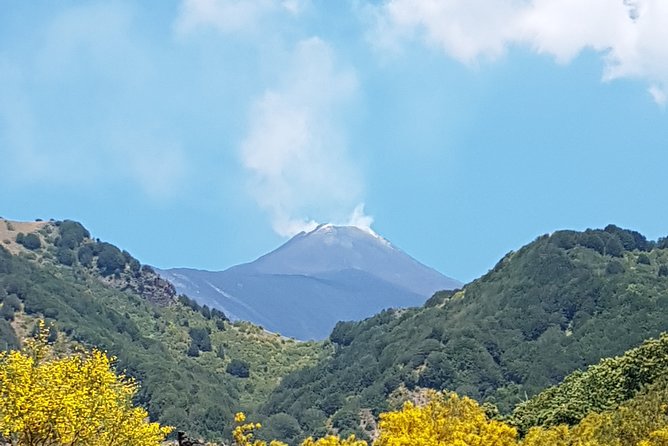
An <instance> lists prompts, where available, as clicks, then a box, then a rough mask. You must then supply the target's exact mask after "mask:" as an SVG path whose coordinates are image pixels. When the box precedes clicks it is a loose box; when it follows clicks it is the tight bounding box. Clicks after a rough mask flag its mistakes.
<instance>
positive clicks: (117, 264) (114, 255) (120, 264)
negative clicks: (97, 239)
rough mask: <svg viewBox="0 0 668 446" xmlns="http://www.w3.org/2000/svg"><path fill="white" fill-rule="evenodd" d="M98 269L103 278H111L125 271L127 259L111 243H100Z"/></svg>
mask: <svg viewBox="0 0 668 446" xmlns="http://www.w3.org/2000/svg"><path fill="white" fill-rule="evenodd" d="M100 245H102V246H101V249H100V253H99V254H98V257H97V268H98V269H99V270H100V273H101V274H102V275H103V276H110V275H112V274H114V273H117V272H121V271H123V269H125V257H124V256H123V253H122V252H121V250H120V249H118V248H117V247H115V246H114V245H111V244H109V243H100Z"/></svg>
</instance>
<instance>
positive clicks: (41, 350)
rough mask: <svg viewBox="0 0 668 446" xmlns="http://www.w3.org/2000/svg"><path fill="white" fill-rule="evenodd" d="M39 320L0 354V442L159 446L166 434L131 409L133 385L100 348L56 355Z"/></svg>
mask: <svg viewBox="0 0 668 446" xmlns="http://www.w3.org/2000/svg"><path fill="white" fill-rule="evenodd" d="M47 332H48V330H46V325H44V324H43V322H42V323H41V325H40V329H39V334H38V336H37V338H35V339H32V340H29V341H27V342H26V347H25V348H24V349H22V350H20V351H11V352H9V353H0V413H1V414H3V416H2V417H1V418H0V443H9V444H12V445H21V446H36V445H45V446H59V445H73V446H74V445H76V446H79V445H90V446H98V445H99V446H102V445H106V446H121V445H128V444H132V445H136V446H158V445H160V444H161V442H162V441H163V440H164V439H165V437H166V435H167V434H169V432H171V430H172V428H170V427H161V426H160V425H159V424H157V423H150V422H148V421H147V418H148V413H147V412H146V411H145V410H144V409H143V408H139V407H134V406H133V403H132V398H133V397H134V396H135V394H136V393H137V385H136V383H135V382H134V381H132V380H131V379H128V378H126V377H125V376H123V375H118V374H116V373H115V372H114V370H113V368H112V359H110V358H109V357H107V355H105V354H104V353H102V352H101V351H99V350H93V351H91V352H89V353H83V354H78V355H71V356H66V357H61V358H59V357H57V356H56V355H55V354H54V351H53V350H52V349H51V348H50V347H49V346H48V344H47V341H46V337H47V336H48V334H47Z"/></svg>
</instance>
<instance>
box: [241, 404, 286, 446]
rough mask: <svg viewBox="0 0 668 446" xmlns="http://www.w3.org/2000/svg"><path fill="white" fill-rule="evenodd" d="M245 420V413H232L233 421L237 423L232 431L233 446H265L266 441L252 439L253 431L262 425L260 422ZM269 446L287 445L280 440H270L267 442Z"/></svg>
mask: <svg viewBox="0 0 668 446" xmlns="http://www.w3.org/2000/svg"><path fill="white" fill-rule="evenodd" d="M245 421H246V415H244V414H243V412H238V413H236V414H235V415H234V422H235V423H237V426H236V427H235V428H234V430H233V431H232V437H233V438H234V444H235V446H267V442H266V441H262V440H253V436H254V433H253V432H254V431H255V430H257V429H260V428H261V427H262V425H261V424H260V423H245ZM269 446H288V445H287V444H285V443H283V442H281V441H276V440H272V441H271V442H270V443H269Z"/></svg>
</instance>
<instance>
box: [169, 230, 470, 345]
mask: <svg viewBox="0 0 668 446" xmlns="http://www.w3.org/2000/svg"><path fill="white" fill-rule="evenodd" d="M367 226H368V225H367ZM163 274H165V277H167V278H168V279H170V280H172V281H173V283H174V285H175V286H176V288H177V290H178V291H179V292H183V293H186V294H188V295H190V296H195V297H196V298H199V299H200V302H201V303H206V304H207V305H212V306H213V307H219V308H222V309H223V310H224V311H225V313H226V314H228V315H229V316H230V317H232V318H233V319H235V318H238V319H246V320H250V321H252V322H255V323H257V324H262V325H263V326H264V327H265V328H268V329H270V330H272V331H276V332H279V333H282V334H284V335H288V336H295V337H297V338H299V339H322V338H324V337H326V336H327V334H328V333H329V331H330V330H331V329H332V328H333V327H334V324H336V322H338V321H339V320H359V319H363V318H365V317H369V316H371V315H372V314H374V313H375V312H378V311H380V310H382V309H383V308H388V307H395V308H401V307H407V306H415V305H420V304H422V303H424V301H425V300H426V299H427V298H428V297H430V296H431V295H432V294H433V293H434V292H435V291H438V290H445V289H453V288H458V287H459V286H461V284H460V283H459V282H457V281H456V280H453V279H450V278H448V277H446V276H444V275H442V274H441V273H439V272H438V271H436V270H434V269H432V268H429V267H428V266H425V265H423V264H422V263H420V262H418V261H417V260H415V259H414V258H412V257H410V256H409V255H408V254H406V253H405V252H403V251H401V250H400V249H397V248H395V247H394V246H392V244H391V243H390V242H388V241H387V240H386V239H384V238H383V237H381V236H380V235H378V234H377V233H375V232H373V231H372V230H370V229H366V228H360V226H359V225H344V226H338V225H335V224H331V223H327V224H321V225H318V226H317V227H315V228H314V229H312V230H311V231H309V232H306V231H303V232H300V233H299V234H297V235H295V236H294V237H292V238H291V239H290V240H288V241H287V242H285V243H284V244H283V245H281V246H280V247H278V248H277V249H275V250H274V251H272V252H270V253H268V254H265V255H264V256H262V257H260V258H258V259H257V260H255V261H253V262H250V263H246V264H243V265H237V266H235V267H232V268H230V269H228V270H226V271H222V272H206V271H192V270H190V271H189V270H171V271H163Z"/></svg>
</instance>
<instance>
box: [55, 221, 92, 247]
mask: <svg viewBox="0 0 668 446" xmlns="http://www.w3.org/2000/svg"><path fill="white" fill-rule="evenodd" d="M58 228H59V229H60V238H59V239H58V241H57V243H56V246H60V247H64V248H69V249H74V248H76V247H77V246H79V245H80V244H81V242H83V241H84V239H86V238H89V237H90V233H89V232H88V230H87V229H86V228H84V227H83V225H82V224H81V223H79V222H76V221H72V220H65V221H62V222H60V224H59V225H58Z"/></svg>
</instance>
